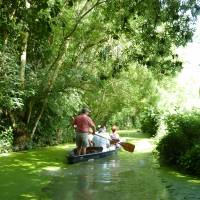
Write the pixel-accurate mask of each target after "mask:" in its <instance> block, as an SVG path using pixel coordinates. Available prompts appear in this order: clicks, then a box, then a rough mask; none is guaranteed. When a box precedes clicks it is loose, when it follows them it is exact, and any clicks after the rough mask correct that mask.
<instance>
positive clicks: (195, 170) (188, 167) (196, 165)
mask: <svg viewBox="0 0 200 200" xmlns="http://www.w3.org/2000/svg"><path fill="white" fill-rule="evenodd" d="M180 166H181V167H182V168H183V169H184V170H185V171H186V172H187V173H189V174H195V175H198V176H200V170H199V169H200V146H199V145H195V146H193V147H192V148H191V149H189V150H188V151H187V152H186V153H185V154H184V155H183V156H181V158H180Z"/></svg>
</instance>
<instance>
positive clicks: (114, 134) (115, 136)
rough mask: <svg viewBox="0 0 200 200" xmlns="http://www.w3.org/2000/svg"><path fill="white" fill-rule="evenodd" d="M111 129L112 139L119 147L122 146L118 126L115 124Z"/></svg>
mask: <svg viewBox="0 0 200 200" xmlns="http://www.w3.org/2000/svg"><path fill="white" fill-rule="evenodd" d="M111 131H112V133H111V134H110V138H111V140H113V144H115V145H116V146H117V147H120V145H119V144H118V142H120V137H119V134H118V133H117V126H115V125H113V126H112V128H111ZM111 143H112V142H111Z"/></svg>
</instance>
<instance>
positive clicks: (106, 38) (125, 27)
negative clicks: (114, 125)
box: [0, 0, 200, 146]
mask: <svg viewBox="0 0 200 200" xmlns="http://www.w3.org/2000/svg"><path fill="white" fill-rule="evenodd" d="M0 5H1V18H0V30H1V31H0V48H1V51H0V54H1V56H0V63H1V65H0V77H1V81H0V86H1V87H0V88H1V89H0V118H1V124H0V131H1V133H0V134H1V136H0V138H1V139H2V140H3V141H5V144H7V142H8V143H9V141H13V140H14V144H25V143H27V141H29V145H31V144H32V142H34V143H36V144H38V145H42V144H52V143H54V142H62V141H66V140H67V138H70V140H71V139H72V135H73V132H72V131H70V127H71V119H72V117H73V115H74V114H75V113H76V112H77V111H78V110H79V109H80V107H81V106H82V105H88V106H90V107H91V109H92V110H93V116H94V117H95V118H96V121H97V123H101V122H105V121H109V120H110V119H111V118H112V117H113V116H114V115H115V114H117V113H118V112H119V111H122V110H124V109H125V110H126V111H127V110H129V112H128V113H129V114H130V113H132V117H134V115H135V114H136V113H138V112H140V111H141V110H143V108H144V107H145V105H151V104H153V103H155V102H156V99H157V98H158V96H157V86H156V85H157V81H159V80H161V79H162V78H163V77H164V76H173V75H174V74H175V73H176V72H177V71H179V70H180V69H181V67H182V63H181V62H180V60H179V58H178V56H177V55H176V53H175V51H174V49H175V47H176V46H179V45H186V43H187V42H188V41H191V39H192V34H193V31H194V24H195V20H196V17H197V15H198V14H199V11H200V4H199V2H198V1H197V0H196V1H195V0H185V1H179V0H160V1H159V0H142V1H141V0H134V1H130V0H123V1H122V0H115V1H112V0H42V1H36V0H23V1H21V0H16V1H11V0H9V1H8V0H7V1H5V0H1V1H0ZM124 112H125V111H124ZM30 141H31V142H30ZM22 146H23V145H22Z"/></svg>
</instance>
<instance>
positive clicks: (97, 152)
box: [67, 147, 119, 164]
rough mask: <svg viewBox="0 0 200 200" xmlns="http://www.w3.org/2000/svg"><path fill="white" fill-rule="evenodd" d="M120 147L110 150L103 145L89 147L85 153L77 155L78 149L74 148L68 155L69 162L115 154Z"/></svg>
mask: <svg viewBox="0 0 200 200" xmlns="http://www.w3.org/2000/svg"><path fill="white" fill-rule="evenodd" d="M118 149H119V148H116V147H113V148H112V149H110V150H108V151H103V148H102V147H87V151H86V154H85V155H80V156H77V155H76V149H73V150H72V151H71V152H70V153H69V155H68V156H67V160H68V163H70V164H74V163H78V162H84V161H89V160H93V159H99V158H103V157H107V156H110V155H112V154H115V153H116V152H117V150H118Z"/></svg>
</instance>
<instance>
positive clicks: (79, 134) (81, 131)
mask: <svg viewBox="0 0 200 200" xmlns="http://www.w3.org/2000/svg"><path fill="white" fill-rule="evenodd" d="M89 114H90V110H89V109H88V108H82V110H81V114H80V115H78V116H76V117H75V118H74V120H73V125H74V128H75V129H76V146H77V155H81V154H83V155H84V154H86V148H87V146H88V134H89V130H90V128H92V130H93V134H95V131H96V128H95V124H94V122H93V120H92V119H91V118H90V117H89Z"/></svg>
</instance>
